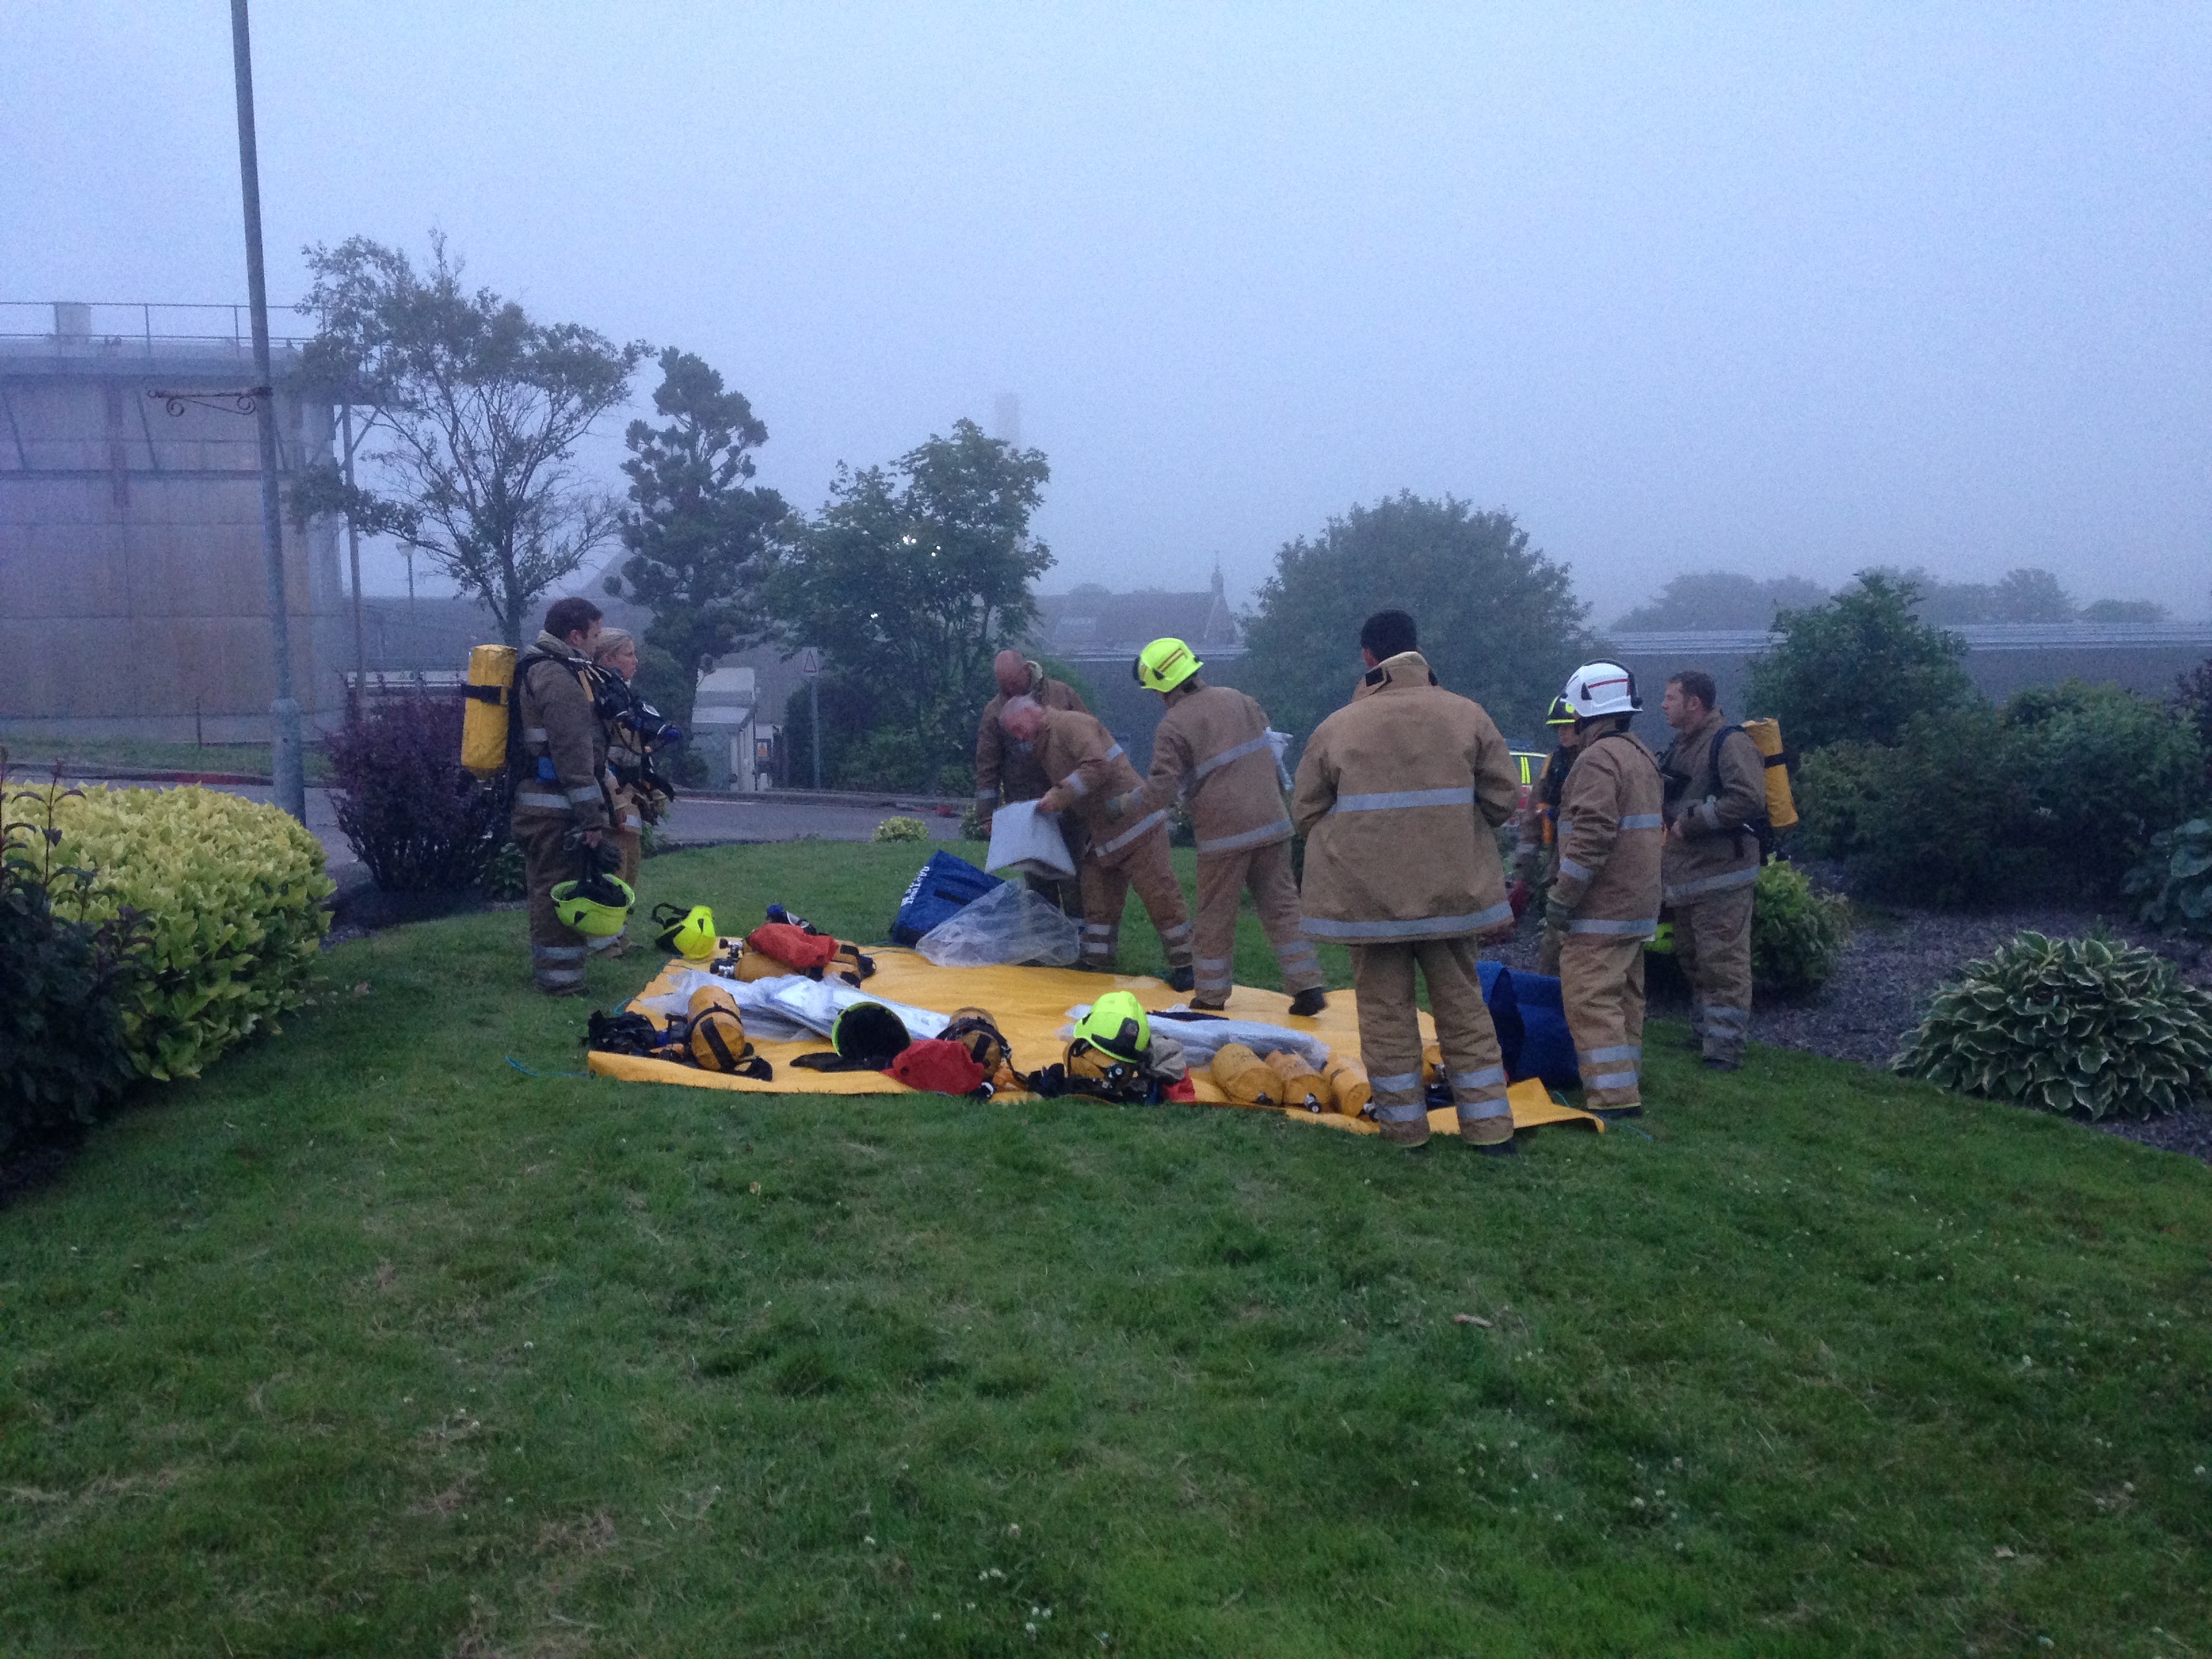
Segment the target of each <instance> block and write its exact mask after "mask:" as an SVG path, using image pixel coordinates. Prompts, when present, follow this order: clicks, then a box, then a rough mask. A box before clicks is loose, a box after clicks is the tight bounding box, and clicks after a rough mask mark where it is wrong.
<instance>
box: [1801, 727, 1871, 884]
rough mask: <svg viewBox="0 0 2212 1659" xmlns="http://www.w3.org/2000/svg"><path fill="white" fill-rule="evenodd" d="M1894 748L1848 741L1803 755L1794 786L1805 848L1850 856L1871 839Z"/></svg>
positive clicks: (1831, 855)
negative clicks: (1884, 775) (1883, 783)
mask: <svg viewBox="0 0 2212 1659" xmlns="http://www.w3.org/2000/svg"><path fill="white" fill-rule="evenodd" d="M1892 752H1893V751H1892V750H1888V749H1886V748H1884V747H1883V746H1882V745H1881V744H1878V743H1855V742H1846V743H1832V744H1828V745H1827V746H1826V748H1825V749H1815V750H1814V751H1813V752H1812V753H1811V754H1809V755H1808V756H1806V757H1805V758H1804V760H1803V761H1802V763H1800V764H1799V766H1798V768H1797V775H1796V779H1795V780H1793V781H1792V785H1791V792H1792V793H1793V794H1794V795H1795V797H1796V802H1797V829H1796V847H1797V848H1799V849H1800V850H1801V851H1802V852H1804V853H1806V854H1810V855H1811V856H1813V857H1814V858H1829V859H1849V858H1851V857H1853V856H1854V855H1856V854H1858V853H1860V852H1862V851H1863V850H1864V849H1865V848H1866V847H1868V846H1869V844H1870V843H1871V842H1873V840H1874V838H1875V832H1876V828H1877V826H1878V825H1879V824H1880V823H1881V806H1880V804H1879V803H1880V799H1881V772H1882V769H1883V768H1884V767H1886V766H1887V765H1888V763H1889V761H1890V757H1891V754H1892Z"/></svg>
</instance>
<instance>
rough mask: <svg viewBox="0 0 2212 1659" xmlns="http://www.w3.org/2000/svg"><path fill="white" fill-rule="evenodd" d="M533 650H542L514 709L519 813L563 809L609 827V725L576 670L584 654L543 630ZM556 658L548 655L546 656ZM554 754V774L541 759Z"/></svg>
mask: <svg viewBox="0 0 2212 1659" xmlns="http://www.w3.org/2000/svg"><path fill="white" fill-rule="evenodd" d="M532 649H533V650H535V651H538V652H542V653H544V655H543V656H540V657H539V658H538V659H537V660H536V661H534V662H532V663H531V664H530V665H528V666H527V667H526V668H525V669H524V670H523V671H522V675H521V679H522V696H521V698H520V708H518V709H517V710H516V713H517V714H518V716H519V717H520V720H521V721H522V755H523V763H522V775H521V777H520V778H519V779H517V780H516V781H515V791H514V810H515V811H518V812H530V813H542V814H548V815H550V814H553V813H562V814H565V815H568V816H572V817H574V818H575V820H576V823H577V824H578V826H579V827H580V828H582V829H605V828H606V827H607V796H606V789H605V784H604V781H603V780H604V778H605V774H606V770H607V733H606V728H605V726H601V725H600V724H599V715H598V714H595V713H594V712H593V711H592V694H591V693H590V692H589V691H587V690H585V689H584V684H583V681H582V680H581V679H580V678H578V670H579V669H580V668H581V667H586V666H588V664H587V663H586V659H584V658H583V657H581V656H580V655H579V654H577V653H575V652H574V651H573V650H571V649H569V647H568V641H565V640H560V639H556V638H555V637H554V636H553V635H550V634H540V635H538V642H537V644H536V645H535V646H534V647H532ZM549 658H550V659H552V660H550V661H549V660H548V659H549ZM549 757H550V759H551V761H552V763H553V766H552V770H553V776H552V777H550V778H548V777H546V776H544V771H545V769H544V767H543V766H541V765H540V764H539V762H540V761H541V760H544V759H546V758H549Z"/></svg>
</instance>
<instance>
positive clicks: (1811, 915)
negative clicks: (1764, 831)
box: [1751, 863, 1851, 995]
mask: <svg viewBox="0 0 2212 1659" xmlns="http://www.w3.org/2000/svg"><path fill="white" fill-rule="evenodd" d="M1754 893H1755V896H1754V898H1753V908H1752V913H1751V971H1752V974H1753V976H1754V977H1756V978H1758V979H1759V980H1761V981H1765V983H1767V984H1769V985H1771V986H1772V987H1774V988H1775V989H1776V990H1778V991H1780V992H1783V993H1784V994H1788V995H1796V994H1802V993H1804V992H1807V991H1812V990H1817V989H1818V988H1819V987H1820V986H1822V985H1824V984H1826V982H1827V980H1828V975H1831V974H1832V973H1834V972H1835V971H1836V964H1837V963H1838V962H1839V961H1841V960H1842V958H1843V954H1844V945H1848V944H1850V938H1851V911H1850V904H1849V903H1847V902H1845V901H1844V898H1843V897H1842V896H1840V895H1838V894H1835V893H1822V892H1819V891H1816V890H1814V886H1813V884H1812V883H1811V882H1809V881H1808V880H1807V879H1806V878H1805V876H1804V873H1803V872H1802V871H1799V870H1796V869H1795V868H1793V867H1791V866H1789V865H1787V864H1779V863H1777V864H1768V865H1764V866H1760V869H1759V884H1758V886H1757V888H1756V889H1755V890H1754Z"/></svg>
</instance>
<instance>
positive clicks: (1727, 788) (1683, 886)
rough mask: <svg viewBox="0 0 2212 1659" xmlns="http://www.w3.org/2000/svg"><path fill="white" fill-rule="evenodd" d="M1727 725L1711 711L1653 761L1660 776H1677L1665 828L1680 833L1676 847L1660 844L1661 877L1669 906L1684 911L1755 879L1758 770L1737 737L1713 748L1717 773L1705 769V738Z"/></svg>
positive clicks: (1760, 763)
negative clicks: (1689, 905)
mask: <svg viewBox="0 0 2212 1659" xmlns="http://www.w3.org/2000/svg"><path fill="white" fill-rule="evenodd" d="M1727 724H1728V717H1727V716H1726V715H1724V714H1722V713H1721V711H1720V710H1719V709H1717V708H1716V709H1714V710H1713V711H1712V712H1711V714H1707V715H1706V716H1705V719H1704V720H1701V721H1699V723H1698V725H1697V726H1696V727H1695V729H1693V730H1692V731H1688V732H1681V733H1680V734H1679V735H1677V736H1676V738H1675V739H1674V742H1673V743H1672V744H1670V745H1668V750H1667V752H1666V753H1665V754H1664V755H1662V756H1661V757H1659V764H1660V767H1661V768H1662V770H1664V771H1666V772H1668V773H1670V774H1680V775H1684V776H1685V777H1686V780H1687V781H1686V782H1684V783H1683V784H1681V785H1680V787H1679V788H1678V787H1676V785H1675V782H1674V778H1673V777H1671V776H1670V777H1669V778H1668V780H1667V787H1668V805H1667V807H1666V809H1665V810H1666V813H1667V821H1668V823H1669V824H1670V825H1672V824H1674V823H1680V825H1681V826H1682V835H1683V837H1684V838H1683V839H1681V840H1679V841H1678V840H1676V839H1675V838H1674V836H1672V835H1669V836H1668V837H1667V842H1666V854H1665V858H1664V860H1663V862H1662V875H1663V878H1664V886H1665V893H1666V900H1667V902H1668V903H1669V904H1686V903H1690V902H1694V901H1696V900H1698V899H1700V898H1705V897H1708V896H1711V895H1712V894H1714V893H1725V892H1727V891H1729V890H1731V889H1733V888H1737V887H1748V886H1749V885H1751V884H1752V883H1753V882H1754V881H1757V880H1758V879H1759V835H1758V832H1757V831H1756V830H1755V829H1752V828H1750V827H1749V825H1750V824H1751V823H1752V821H1753V819H1754V818H1760V817H1765V815H1766V762H1765V757H1764V756H1762V755H1761V754H1760V753H1759V747H1758V745H1757V744H1754V743H1753V742H1752V740H1751V738H1749V737H1747V735H1746V734H1745V733H1743V732H1729V734H1728V736H1727V738H1725V739H1723V742H1722V744H1721V753H1720V765H1719V767H1718V769H1715V767H1714V765H1713V733H1714V732H1717V731H1719V730H1720V729H1721V727H1722V726H1725V725H1727Z"/></svg>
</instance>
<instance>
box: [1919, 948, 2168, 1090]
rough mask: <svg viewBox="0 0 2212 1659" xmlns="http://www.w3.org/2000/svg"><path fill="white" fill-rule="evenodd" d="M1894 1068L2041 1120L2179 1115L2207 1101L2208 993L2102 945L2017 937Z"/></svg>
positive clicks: (1947, 992)
mask: <svg viewBox="0 0 2212 1659" xmlns="http://www.w3.org/2000/svg"><path fill="white" fill-rule="evenodd" d="M1894 1065H1895V1066H1896V1069H1897V1070H1898V1071H1899V1072H1902V1073H1905V1075H1907V1076H1908V1077H1922V1078H1926V1079H1928V1080H1929V1081H1930V1082H1932V1083H1937V1084H1941V1085H1944V1086H1945V1087H1947V1088H1952V1089H1958V1090H1960V1091H1964V1092H1965V1093H1967V1094H1974V1095H1984V1096H1987V1097H1990V1098H1992V1099H1996V1100H2016V1101H2020V1102H2021V1103H2024V1104H2026V1105H2030V1106H2039V1107H2041V1108H2043V1109H2045V1111H2051V1112H2071V1111H2082V1112H2087V1114H2088V1115H2090V1116H2091V1117H2093V1118H2100V1117H2103V1116H2105V1115H2106V1114H2107V1113H2111V1112H2118V1113H2121V1114H2123V1115H2127V1116H2130V1117H2148V1116H2149V1115H2152V1114H2153V1113H2159V1112H2177V1111H2180V1110H2182V1109H2185V1108H2186V1107H2188V1106H2190V1105H2191V1104H2192V1103H2201V1102H2203V1101H2205V1100H2207V1099H2208V1098H2209V1097H2212V995H2208V994H2206V993H2204V992H2203V991H2199V990H2197V989H2196V988H2195V987H2192V986H2189V985H2185V984H2184V983H2182V981H2181V980H2180V978H2179V975H2177V974H2176V973H2175V972H2174V969H2173V964H2172V963H2169V962H2166V961H2165V960H2163V959H2162V958H2160V957H2157V956H2155V955H2154V954H2153V953H2152V952H2150V951H2145V950H2142V949H2139V948H2137V947H2136V946H2134V945H2115V944H2112V942H2111V941H2109V940H2106V939H2045V937H2044V936H2043V935H2042V934H2040V933H2022V934H2021V935H2020V937H2019V938H2017V939H2014V940H2013V941H2012V942H2011V943H2010V944H2009V945H2005V946H2003V947H2002V949H2000V950H1999V951H1996V953H1995V954H1994V955H1992V956H1989V957H1984V958H1983V959H1982V960H1980V961H1978V962H1970V963H1967V964H1966V968H1965V969H1963V970H1962V971H1961V972H1960V975H1959V977H1958V978H1956V979H1955V980H1953V981H1950V982H1949V983H1948V984H1947V985H1945V986H1944V987H1943V988H1942V990H1940V991H1938V992H1937V993H1936V998H1935V1001H1934V1002H1933V1004H1932V1005H1931V1006H1929V1011H1928V1017H1927V1018H1925V1019H1923V1020H1922V1021H1921V1023H1920V1028H1919V1030H1917V1031H1915V1032H1914V1033H1913V1036H1912V1039H1911V1042H1909V1043H1908V1044H1907V1045H1906V1046H1905V1052H1904V1053H1903V1054H1899V1056H1898V1057H1897V1059H1896V1060H1895V1062H1894Z"/></svg>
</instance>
